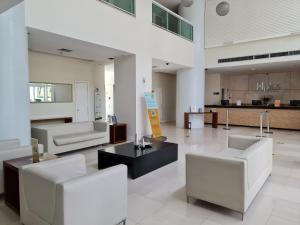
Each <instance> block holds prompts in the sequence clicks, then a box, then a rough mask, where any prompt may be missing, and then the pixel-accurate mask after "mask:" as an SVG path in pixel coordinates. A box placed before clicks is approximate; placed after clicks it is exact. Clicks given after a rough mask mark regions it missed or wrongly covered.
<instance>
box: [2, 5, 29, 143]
mask: <svg viewBox="0 0 300 225" xmlns="http://www.w3.org/2000/svg"><path fill="white" fill-rule="evenodd" d="M24 14H25V10H24V3H20V4H19V5H16V6H14V7H13V8H10V9H9V10H7V11H5V12H3V13H2V14H0V140H4V139H12V138H18V139H20V141H21V143H22V144H24V145H25V144H29V143H30V112H29V110H30V108H29V104H30V103H29V90H28V82H29V81H28V43H27V31H26V28H25V15H24Z"/></svg>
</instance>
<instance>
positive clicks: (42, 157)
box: [40, 152, 58, 162]
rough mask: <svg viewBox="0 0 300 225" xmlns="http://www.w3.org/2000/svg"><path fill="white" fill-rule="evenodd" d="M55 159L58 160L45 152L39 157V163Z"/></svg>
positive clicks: (55, 156)
mask: <svg viewBox="0 0 300 225" xmlns="http://www.w3.org/2000/svg"><path fill="white" fill-rule="evenodd" d="M57 158H58V156H57V155H54V154H51V153H48V152H45V153H43V154H41V155H40V162H43V161H48V160H53V159H57Z"/></svg>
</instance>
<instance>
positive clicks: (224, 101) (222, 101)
mask: <svg viewBox="0 0 300 225" xmlns="http://www.w3.org/2000/svg"><path fill="white" fill-rule="evenodd" d="M221 105H229V100H225V99H224V100H221Z"/></svg>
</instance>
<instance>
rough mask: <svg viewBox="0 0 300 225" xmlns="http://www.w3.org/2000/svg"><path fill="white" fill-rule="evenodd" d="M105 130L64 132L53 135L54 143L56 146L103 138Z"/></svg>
mask: <svg viewBox="0 0 300 225" xmlns="http://www.w3.org/2000/svg"><path fill="white" fill-rule="evenodd" d="M105 136H106V133H105V132H99V131H88V132H81V133H73V134H65V135H59V136H55V137H53V141H54V144H55V145H56V146H62V145H68V144H74V143H78V142H82V141H90V140H94V139H99V138H104V137H105Z"/></svg>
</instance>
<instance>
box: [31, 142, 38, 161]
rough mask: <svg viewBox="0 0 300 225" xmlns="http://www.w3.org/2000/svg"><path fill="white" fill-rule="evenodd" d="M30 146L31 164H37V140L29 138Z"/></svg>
mask: <svg viewBox="0 0 300 225" xmlns="http://www.w3.org/2000/svg"><path fill="white" fill-rule="evenodd" d="M31 146H32V162H33V163H37V162H39V161H40V153H39V140H38V139H35V138H31Z"/></svg>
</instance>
